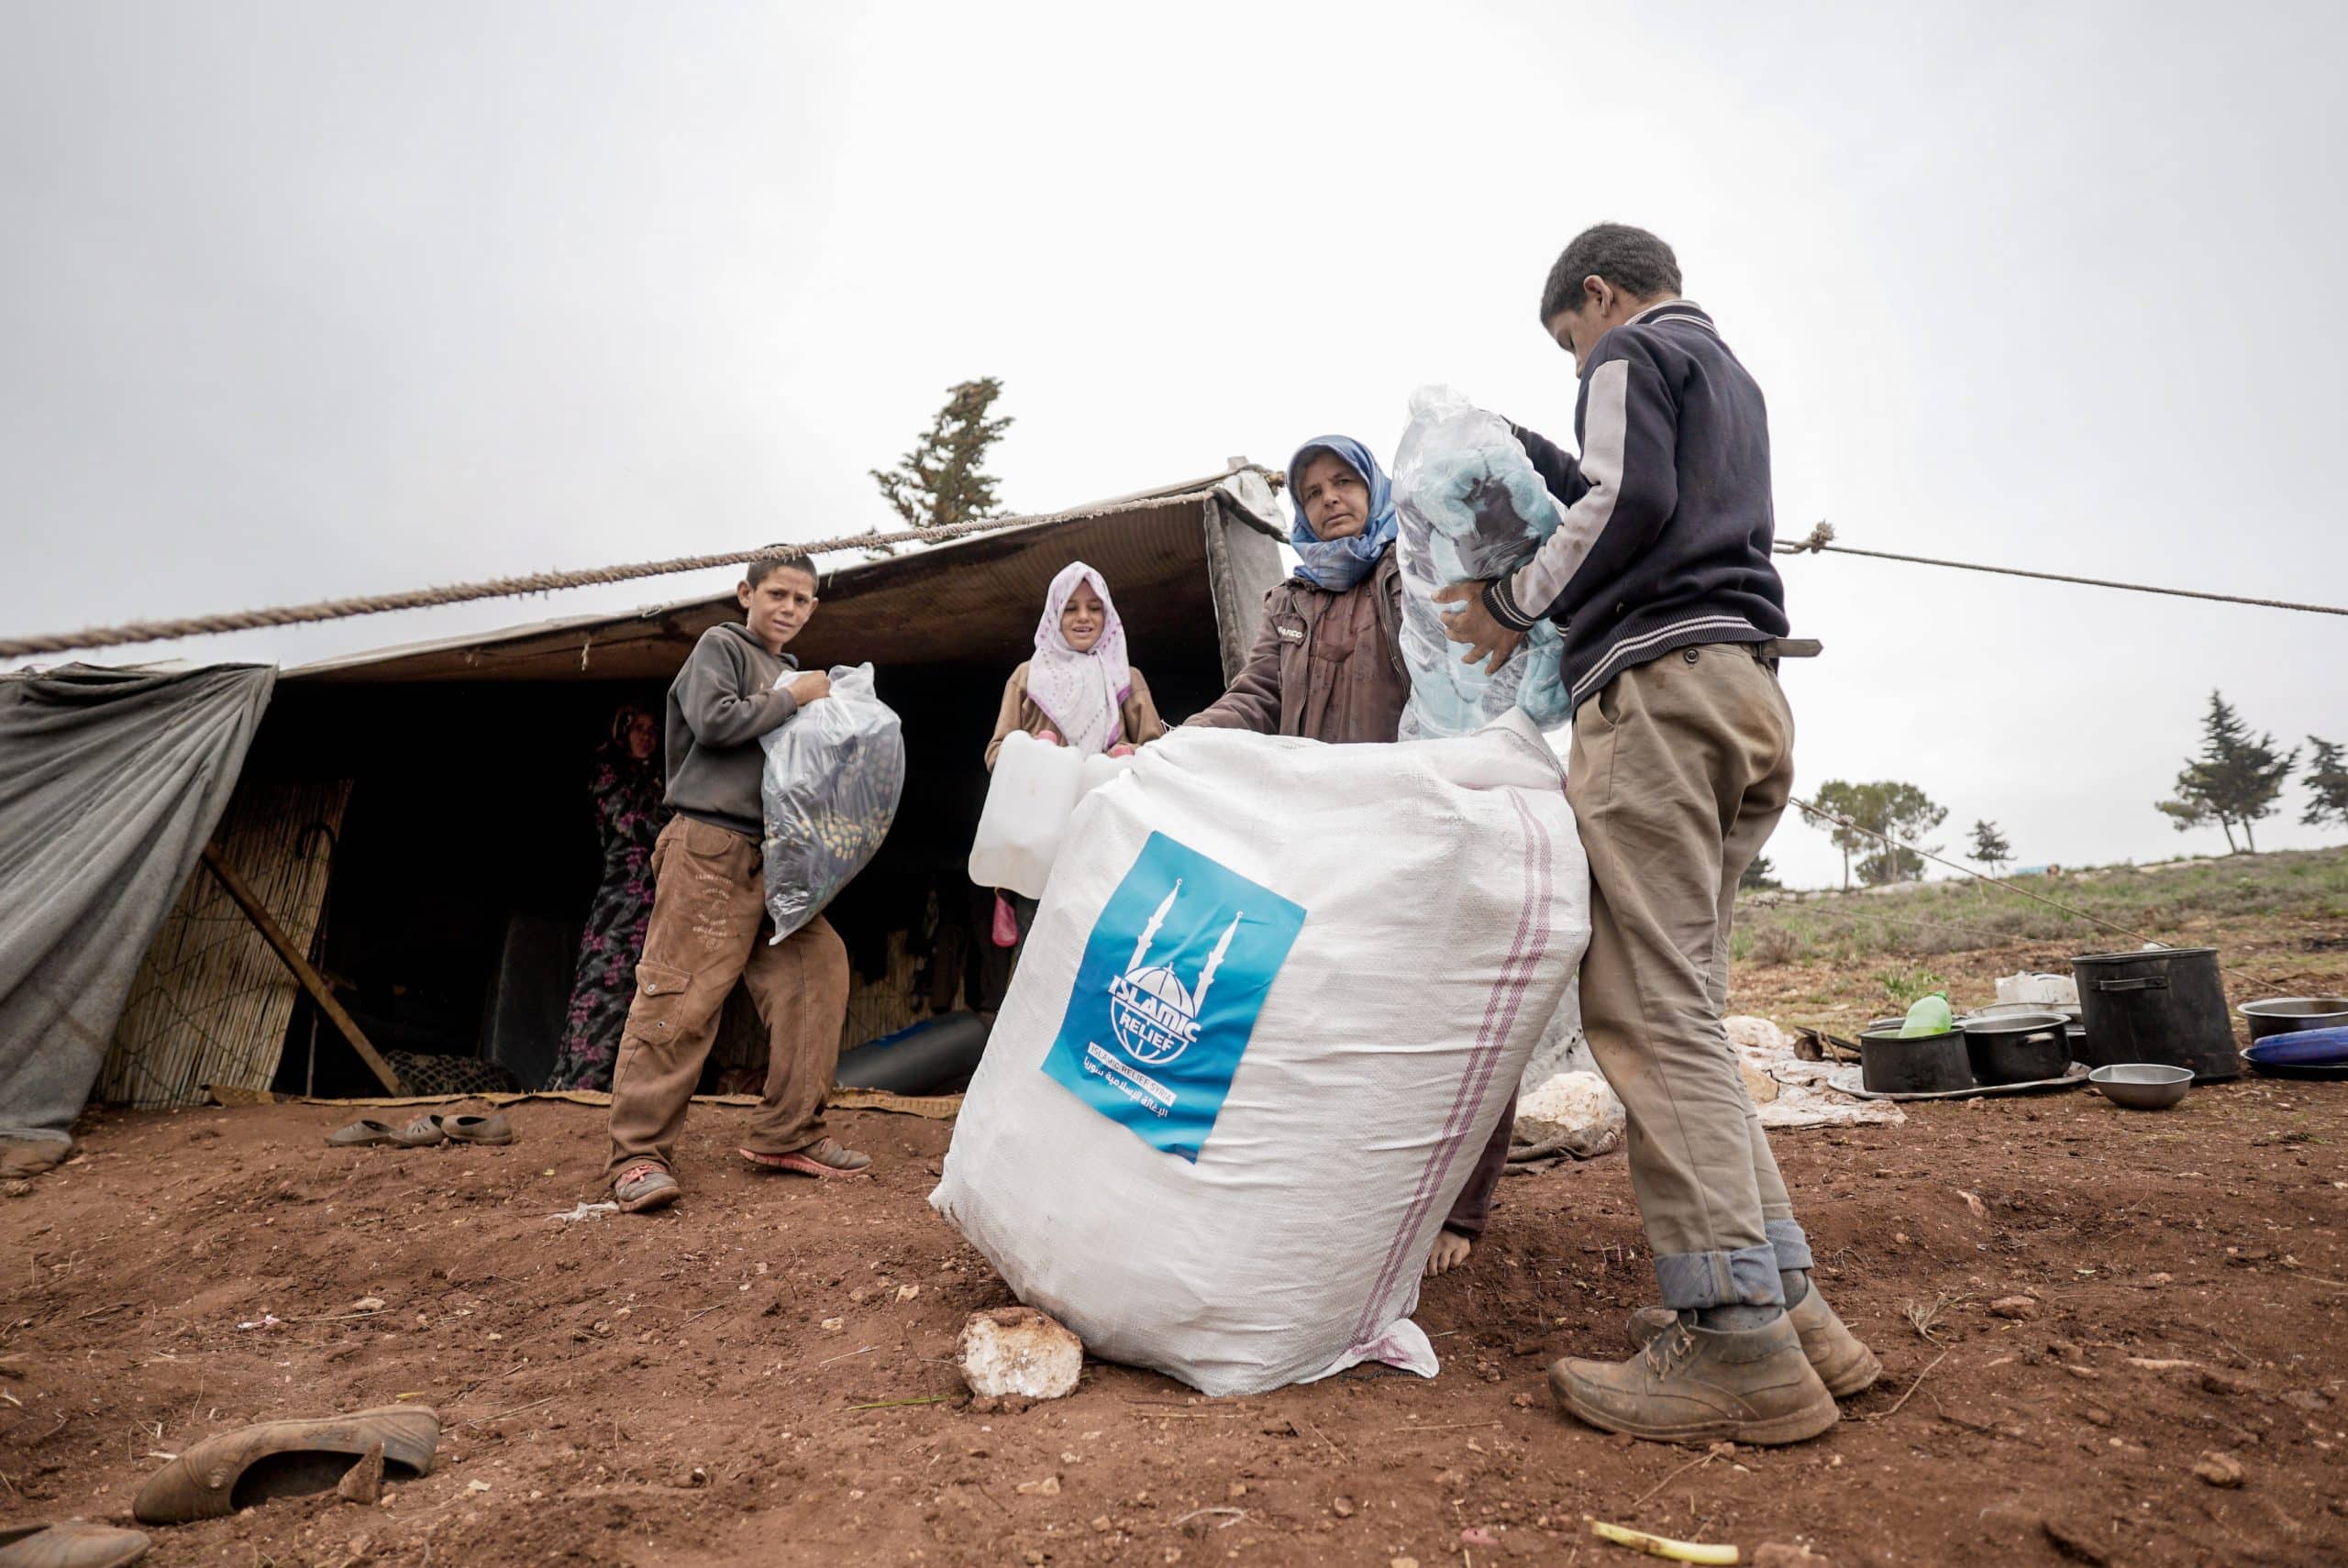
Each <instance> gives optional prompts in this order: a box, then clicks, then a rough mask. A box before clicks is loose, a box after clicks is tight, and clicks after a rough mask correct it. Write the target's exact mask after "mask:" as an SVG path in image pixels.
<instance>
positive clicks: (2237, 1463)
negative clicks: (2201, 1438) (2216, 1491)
mask: <svg viewBox="0 0 2348 1568" xmlns="http://www.w3.org/2000/svg"><path fill="white" fill-rule="evenodd" d="M2193 1474H2196V1475H2198V1476H2199V1477H2201V1479H2202V1480H2204V1481H2207V1482H2208V1483H2210V1485H2212V1486H2239V1485H2242V1461H2241V1460H2239V1459H2236V1458H2235V1457H2234V1456H2233V1455H2232V1454H2231V1453H2221V1452H2218V1451H2217V1450H2215V1449H2211V1450H2210V1452H2207V1453H2205V1454H2203V1455H2202V1456H2201V1463H2198V1464H2197V1465H2195V1466H2194V1467H2193Z"/></svg>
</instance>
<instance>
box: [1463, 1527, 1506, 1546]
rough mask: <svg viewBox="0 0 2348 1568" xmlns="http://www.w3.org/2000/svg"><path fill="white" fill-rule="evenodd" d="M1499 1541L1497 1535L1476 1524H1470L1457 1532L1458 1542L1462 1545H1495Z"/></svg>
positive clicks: (1498, 1543)
mask: <svg viewBox="0 0 2348 1568" xmlns="http://www.w3.org/2000/svg"><path fill="white" fill-rule="evenodd" d="M1500 1543H1501V1538H1500V1537H1499V1536H1496V1535H1494V1534H1493V1533H1492V1532H1491V1531H1490V1530H1488V1529H1483V1528H1482V1527H1480V1526H1478V1525H1470V1526H1468V1527H1467V1529H1463V1530H1461V1531H1460V1532H1459V1544H1460V1545H1462V1546H1482V1547H1497V1546H1499V1545H1500Z"/></svg>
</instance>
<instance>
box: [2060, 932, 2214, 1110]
mask: <svg viewBox="0 0 2348 1568" xmlns="http://www.w3.org/2000/svg"><path fill="white" fill-rule="evenodd" d="M2071 972H2072V973H2073V974H2074V975H2076V976H2077V977H2078V982H2079V1001H2080V1003H2081V1005H2082V1006H2083V1007H2084V1008H2085V1009H2086V1015H2085V1018H2084V1020H2083V1021H2085V1023H2086V1024H2087V1026H2088V1057H2089V1062H2088V1065H2089V1066H2097V1067H2102V1066H2111V1065H2113V1064H2115V1063H2121V1062H2158V1063H2162V1064H2164V1065H2165V1066H2172V1067H2190V1068H2192V1069H2193V1076H2194V1077H2196V1078H2198V1079H2199V1080H2200V1081H2202V1082H2205V1083H2207V1082H2210V1081H2212V1080H2214V1079H2218V1078H2233V1077H2241V1076H2242V1062H2241V1060H2240V1059H2239V1058H2237V1057H2236V1056H2235V1055H2234V1030H2233V1021H2232V1019H2230V1018H2228V1017H2227V1016H2226V988H2225V984H2224V981H2223V980H2222V979H2221V977H2220V975H2219V971H2218V950H2217V949H2216V948H2214V947H2157V948H2147V949H2145V950H2144V951H2143V952H2141V953H2091V954H2088V955H2086V956H2084V957H2079V958H2074V959H2072V960H2071Z"/></svg>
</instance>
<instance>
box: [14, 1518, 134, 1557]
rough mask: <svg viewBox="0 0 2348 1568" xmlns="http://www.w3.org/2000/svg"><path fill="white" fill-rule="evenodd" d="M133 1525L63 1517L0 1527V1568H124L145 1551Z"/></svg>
mask: <svg viewBox="0 0 2348 1568" xmlns="http://www.w3.org/2000/svg"><path fill="white" fill-rule="evenodd" d="M147 1545H148V1542H147V1538H146V1537H145V1536H143V1535H141V1534H139V1533H138V1531H137V1530H135V1529H115V1528H114V1527H113V1526H112V1525H97V1524H89V1523H86V1522H84V1521H83V1520H81V1519H67V1520H65V1521H64V1522H63V1523H61V1524H51V1525H18V1526H17V1527H15V1528H14V1529H0V1568H124V1565H125V1564H126V1563H131V1562H138V1560H139V1559H140V1558H142V1557H144V1556H146V1555H147Z"/></svg>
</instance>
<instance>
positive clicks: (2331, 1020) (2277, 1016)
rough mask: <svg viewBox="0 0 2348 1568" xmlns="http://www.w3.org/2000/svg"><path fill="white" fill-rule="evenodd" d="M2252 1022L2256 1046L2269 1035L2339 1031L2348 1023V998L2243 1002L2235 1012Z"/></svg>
mask: <svg viewBox="0 0 2348 1568" xmlns="http://www.w3.org/2000/svg"><path fill="white" fill-rule="evenodd" d="M2235 1011H2236V1012H2239V1013H2241V1014H2242V1015H2243V1017H2244V1018H2246V1019H2248V1020H2249V1021H2250V1043H2252V1044H2253V1045H2255V1044H2257V1043H2259V1042H2260V1041H2262V1040H2264V1039H2265V1038H2266V1037H2267V1036H2268V1035H2270V1034H2296V1033H2298V1032H2299V1031H2300V1030H2302V1029H2337V1028H2340V1027H2341V1026H2342V1024H2348V997H2270V998H2269V999H2266V1000H2265V1001H2254V1002H2244V1003H2243V1005H2242V1006H2240V1007H2238V1008H2236V1009H2235Z"/></svg>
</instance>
